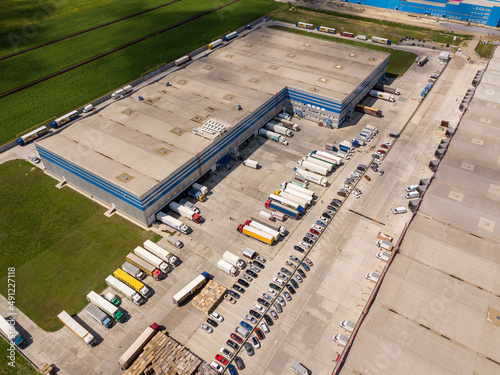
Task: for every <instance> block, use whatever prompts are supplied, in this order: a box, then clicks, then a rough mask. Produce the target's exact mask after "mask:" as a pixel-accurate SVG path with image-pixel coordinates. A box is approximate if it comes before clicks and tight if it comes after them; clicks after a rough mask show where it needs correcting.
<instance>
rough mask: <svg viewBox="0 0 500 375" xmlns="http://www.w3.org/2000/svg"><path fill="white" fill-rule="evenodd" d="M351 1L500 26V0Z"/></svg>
mask: <svg viewBox="0 0 500 375" xmlns="http://www.w3.org/2000/svg"><path fill="white" fill-rule="evenodd" d="M350 2H353V3H358V4H362V5H370V6H373V7H378V8H386V9H396V10H401V11H403V12H410V13H418V14H423V15H426V16H434V17H442V18H445V19H450V20H458V21H465V22H473V23H478V24H481V25H486V26H493V27H498V26H500V1H499V0H360V1H350Z"/></svg>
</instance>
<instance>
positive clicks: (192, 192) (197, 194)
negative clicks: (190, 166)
mask: <svg viewBox="0 0 500 375" xmlns="http://www.w3.org/2000/svg"><path fill="white" fill-rule="evenodd" d="M187 193H188V195H189V196H190V197H193V198H195V199H197V200H199V201H200V202H203V201H205V200H206V199H207V198H206V197H205V194H203V193H202V192H201V191H199V190H196V189H195V188H192V187H191V188H189V189H187ZM188 208H189V207H188Z"/></svg>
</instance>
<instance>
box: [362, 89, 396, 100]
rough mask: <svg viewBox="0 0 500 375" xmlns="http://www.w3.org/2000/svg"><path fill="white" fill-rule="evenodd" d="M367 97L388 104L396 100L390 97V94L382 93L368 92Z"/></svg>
mask: <svg viewBox="0 0 500 375" xmlns="http://www.w3.org/2000/svg"><path fill="white" fill-rule="evenodd" d="M369 95H370V96H373V97H375V98H379V99H384V100H387V101H389V102H395V101H396V98H394V95H391V94H389V93H386V92H383V91H377V90H370V92H369Z"/></svg>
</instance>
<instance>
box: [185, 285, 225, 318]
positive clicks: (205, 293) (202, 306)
mask: <svg viewBox="0 0 500 375" xmlns="http://www.w3.org/2000/svg"><path fill="white" fill-rule="evenodd" d="M225 293H226V287H224V286H222V285H220V284H218V283H216V282H215V281H213V280H209V281H208V283H207V285H206V286H205V287H204V288H203V290H202V291H201V292H200V294H198V295H197V296H196V297H194V298H193V301H192V302H191V303H192V305H193V306H194V307H196V308H197V309H198V310H200V311H202V312H204V313H205V314H207V315H208V314H210V313H211V312H212V311H213V310H214V309H215V306H217V305H218V304H219V302H220V301H221V299H222V298H223V297H224V294H225Z"/></svg>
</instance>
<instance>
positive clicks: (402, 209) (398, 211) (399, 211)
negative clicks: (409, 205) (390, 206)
mask: <svg viewBox="0 0 500 375" xmlns="http://www.w3.org/2000/svg"><path fill="white" fill-rule="evenodd" d="M405 212H406V207H396V208H395V209H394V210H392V213H393V214H394V215H397V214H404V213H405Z"/></svg>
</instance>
